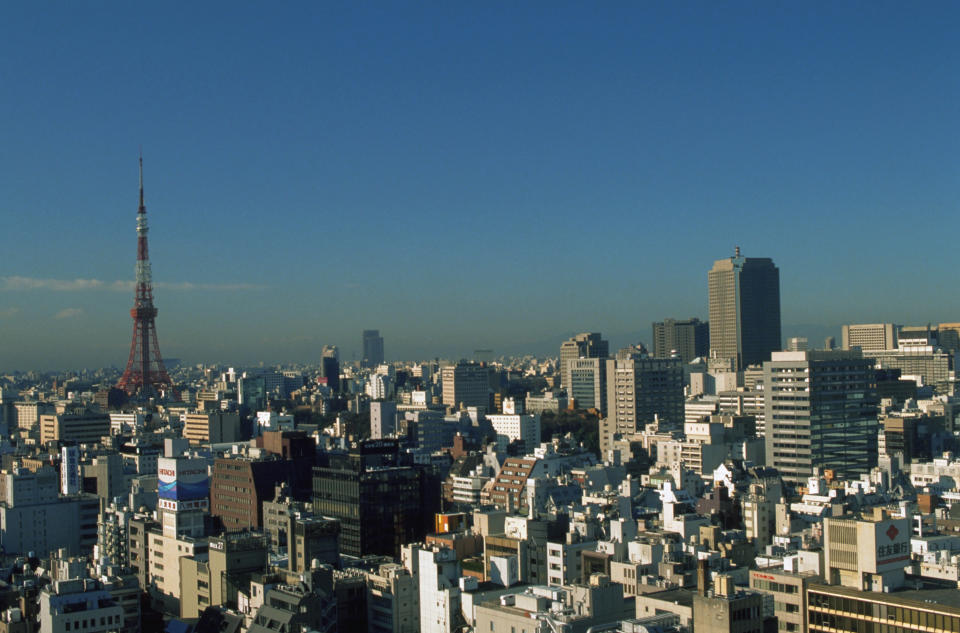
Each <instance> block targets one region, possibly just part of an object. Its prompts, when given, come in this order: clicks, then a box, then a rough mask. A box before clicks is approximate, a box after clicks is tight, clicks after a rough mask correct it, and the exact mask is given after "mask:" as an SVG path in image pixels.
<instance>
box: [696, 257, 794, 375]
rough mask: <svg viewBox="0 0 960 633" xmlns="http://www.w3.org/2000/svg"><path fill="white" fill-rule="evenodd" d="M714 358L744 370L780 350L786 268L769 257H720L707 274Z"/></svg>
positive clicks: (711, 349) (711, 352)
mask: <svg viewBox="0 0 960 633" xmlns="http://www.w3.org/2000/svg"><path fill="white" fill-rule="evenodd" d="M707 281H708V285H709V292H710V354H711V356H718V357H720V358H729V359H732V360H733V361H734V362H735V369H737V370H738V371H740V370H743V368H745V367H746V366H747V365H754V364H757V363H762V362H764V361H767V360H770V353H771V352H774V351H777V350H779V349H780V346H781V344H782V341H781V340H780V269H778V268H777V267H776V266H775V265H774V263H773V260H772V259H770V258H767V257H743V256H741V254H740V247H737V249H736V252H735V254H734V256H733V257H728V258H726V259H718V260H717V261H715V262H714V263H713V268H712V269H711V270H710V272H709V273H707Z"/></svg>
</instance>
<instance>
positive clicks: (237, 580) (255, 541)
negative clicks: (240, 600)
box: [180, 532, 267, 619]
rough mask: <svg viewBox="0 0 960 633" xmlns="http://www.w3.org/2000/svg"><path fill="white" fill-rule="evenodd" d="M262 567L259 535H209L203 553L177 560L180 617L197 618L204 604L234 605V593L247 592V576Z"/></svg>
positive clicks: (264, 557)
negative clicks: (178, 567) (245, 582)
mask: <svg viewBox="0 0 960 633" xmlns="http://www.w3.org/2000/svg"><path fill="white" fill-rule="evenodd" d="M266 566H267V542H266V538H265V537H264V536H263V534H260V533H257V532H240V533H236V534H223V535H221V536H219V537H215V538H211V539H210V540H209V547H208V549H207V551H206V552H202V553H199V554H195V555H194V556H191V557H188V558H184V559H183V560H182V561H181V564H180V587H181V590H180V592H181V596H180V617H181V618H185V619H192V618H198V617H200V613H201V612H202V611H203V610H204V609H206V608H207V607H216V606H230V607H233V608H234V609H235V608H237V592H238V591H240V590H242V591H247V590H248V586H249V579H250V577H251V576H252V575H253V574H258V573H262V572H263V571H264V570H265V568H266ZM244 580H246V581H247V584H244Z"/></svg>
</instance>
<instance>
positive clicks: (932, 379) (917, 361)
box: [864, 345, 954, 394]
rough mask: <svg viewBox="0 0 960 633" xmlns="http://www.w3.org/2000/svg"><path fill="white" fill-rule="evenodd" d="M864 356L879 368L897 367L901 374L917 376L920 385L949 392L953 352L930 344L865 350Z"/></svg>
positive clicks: (944, 392) (941, 391)
mask: <svg viewBox="0 0 960 633" xmlns="http://www.w3.org/2000/svg"><path fill="white" fill-rule="evenodd" d="M864 356H865V357H867V358H869V359H871V360H872V361H874V362H875V363H876V364H877V366H878V367H880V368H881V369H897V370H899V371H900V374H901V376H915V377H917V378H919V380H920V383H921V384H922V385H924V386H930V387H933V388H934V389H936V391H937V393H941V394H949V393H951V389H952V383H951V380H950V377H951V375H952V374H953V370H952V367H953V360H954V359H953V354H949V353H947V352H944V351H941V350H940V349H939V348H936V347H934V346H932V345H926V346H913V347H900V348H898V349H895V350H872V351H868V352H865V353H864Z"/></svg>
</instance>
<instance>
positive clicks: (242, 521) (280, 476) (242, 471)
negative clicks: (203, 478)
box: [210, 455, 294, 532]
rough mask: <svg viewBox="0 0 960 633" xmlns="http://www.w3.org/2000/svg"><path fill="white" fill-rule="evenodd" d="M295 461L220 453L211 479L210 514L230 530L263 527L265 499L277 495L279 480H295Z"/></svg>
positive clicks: (280, 482)
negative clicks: (222, 454)
mask: <svg viewBox="0 0 960 633" xmlns="http://www.w3.org/2000/svg"><path fill="white" fill-rule="evenodd" d="M293 465H294V464H293V462H292V461H291V460H289V459H280V458H279V457H277V456H274V455H268V456H267V457H266V458H253V457H246V456H241V455H232V456H230V457H218V458H217V459H216V460H214V462H213V477H212V478H211V481H210V514H211V515H212V516H215V517H218V518H219V519H220V521H221V522H222V523H223V528H224V529H225V530H226V531H228V532H237V531H240V530H250V529H252V530H261V529H263V503H264V502H265V501H270V500H272V499H273V497H274V493H275V491H276V486H277V484H283V483H286V484H290V483H292V479H293Z"/></svg>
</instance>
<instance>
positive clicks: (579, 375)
mask: <svg viewBox="0 0 960 633" xmlns="http://www.w3.org/2000/svg"><path fill="white" fill-rule="evenodd" d="M567 373H568V374H569V376H570V382H569V384H567V385H566V388H567V396H568V397H569V398H570V399H572V400H573V401H574V403H575V405H576V407H577V408H578V409H597V410H598V411H600V414H601V415H606V414H607V360H606V359H605V358H577V359H574V360H569V361H567Z"/></svg>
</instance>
